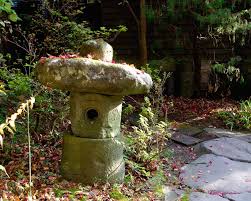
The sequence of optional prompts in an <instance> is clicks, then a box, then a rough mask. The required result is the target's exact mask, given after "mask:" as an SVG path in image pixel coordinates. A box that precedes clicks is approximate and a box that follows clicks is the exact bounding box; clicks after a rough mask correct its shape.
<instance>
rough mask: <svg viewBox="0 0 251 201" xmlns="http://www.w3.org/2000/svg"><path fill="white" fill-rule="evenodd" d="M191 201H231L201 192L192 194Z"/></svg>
mask: <svg viewBox="0 0 251 201" xmlns="http://www.w3.org/2000/svg"><path fill="white" fill-rule="evenodd" d="M189 201H229V200H228V199H225V198H222V197H220V196H218V195H210V194H206V193H200V192H192V193H190V195H189Z"/></svg>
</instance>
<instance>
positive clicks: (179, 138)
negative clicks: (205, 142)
mask: <svg viewBox="0 0 251 201" xmlns="http://www.w3.org/2000/svg"><path fill="white" fill-rule="evenodd" d="M171 139H172V140H173V141H175V142H179V143H181V144H184V145H187V146H190V145H194V144H197V143H199V142H201V140H200V139H199V138H195V137H191V136H188V135H183V134H180V133H174V134H173V135H172V137H171Z"/></svg>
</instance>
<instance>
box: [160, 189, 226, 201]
mask: <svg viewBox="0 0 251 201" xmlns="http://www.w3.org/2000/svg"><path fill="white" fill-rule="evenodd" d="M164 193H165V199H164V200H165V201H178V200H182V197H183V199H184V197H185V196H187V197H188V198H189V201H229V200H228V199H225V198H222V197H220V196H218V195H210V194H206V193H201V192H191V193H186V192H184V191H182V190H178V189H170V188H169V187H165V188H164Z"/></svg>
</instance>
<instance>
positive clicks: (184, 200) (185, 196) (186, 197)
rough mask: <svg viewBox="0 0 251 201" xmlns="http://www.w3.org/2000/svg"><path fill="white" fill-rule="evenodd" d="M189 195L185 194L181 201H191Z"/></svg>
mask: <svg viewBox="0 0 251 201" xmlns="http://www.w3.org/2000/svg"><path fill="white" fill-rule="evenodd" d="M189 200H190V199H189V194H188V193H185V194H184V195H183V196H182V198H181V201H189Z"/></svg>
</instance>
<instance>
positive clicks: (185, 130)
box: [176, 125, 203, 136]
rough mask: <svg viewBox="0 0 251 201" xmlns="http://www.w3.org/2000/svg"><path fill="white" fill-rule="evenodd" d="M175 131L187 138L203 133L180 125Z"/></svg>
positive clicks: (195, 128)
mask: <svg viewBox="0 0 251 201" xmlns="http://www.w3.org/2000/svg"><path fill="white" fill-rule="evenodd" d="M176 131H177V132H179V133H180V134H184V135H189V136H195V135H198V134H199V133H202V132H203V130H202V129H200V128H197V127H193V126H190V125H181V126H180V127H178V128H177V130H176Z"/></svg>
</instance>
